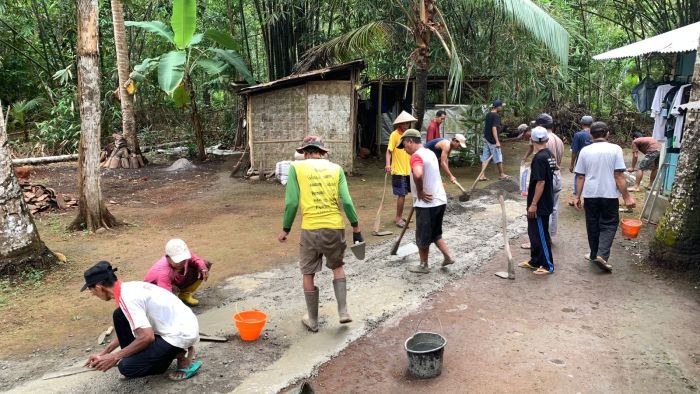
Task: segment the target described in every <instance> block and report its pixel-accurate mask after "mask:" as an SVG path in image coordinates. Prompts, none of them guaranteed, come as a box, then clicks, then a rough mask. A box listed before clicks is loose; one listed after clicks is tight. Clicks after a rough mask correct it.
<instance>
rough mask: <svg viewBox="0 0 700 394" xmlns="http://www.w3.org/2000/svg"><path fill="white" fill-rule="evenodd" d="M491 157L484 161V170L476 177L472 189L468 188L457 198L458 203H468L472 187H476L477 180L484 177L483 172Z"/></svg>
mask: <svg viewBox="0 0 700 394" xmlns="http://www.w3.org/2000/svg"><path fill="white" fill-rule="evenodd" d="M492 157H493V155H491V156H489V158H488V159H486V165H484V168H483V169H482V170H481V172H480V173H479V176H477V177H476V179H475V180H474V183H472V187H470V188H469V191H468V192H466V193H464V194H462V195H461V196H460V197H459V201H469V199H470V198H471V197H472V191H474V187H476V184H477V183H478V182H479V179H480V178H481V177H482V176H483V175H484V171H486V167H487V166H488V165H489V161H491V158H492ZM462 190H464V189H462Z"/></svg>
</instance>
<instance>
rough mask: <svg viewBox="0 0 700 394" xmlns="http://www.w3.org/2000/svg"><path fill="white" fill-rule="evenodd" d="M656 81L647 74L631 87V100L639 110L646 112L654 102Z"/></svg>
mask: <svg viewBox="0 0 700 394" xmlns="http://www.w3.org/2000/svg"><path fill="white" fill-rule="evenodd" d="M656 86H657V83H656V81H654V80H653V79H651V77H649V76H648V75H647V76H646V77H644V79H642V80H641V81H640V82H639V83H638V84H636V85H635V86H634V87H633V88H632V101H634V104H635V105H636V106H637V110H638V111H639V112H647V111H649V110H650V109H651V104H652V103H653V102H654V95H655V93H656Z"/></svg>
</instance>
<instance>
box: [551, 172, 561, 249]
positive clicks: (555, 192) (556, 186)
mask: <svg viewBox="0 0 700 394" xmlns="http://www.w3.org/2000/svg"><path fill="white" fill-rule="evenodd" d="M560 194H561V174H559V173H555V174H554V175H553V176H552V201H553V202H554V205H553V206H552V214H551V215H549V235H551V236H555V235H557V228H558V227H559V226H558V224H559V195H560Z"/></svg>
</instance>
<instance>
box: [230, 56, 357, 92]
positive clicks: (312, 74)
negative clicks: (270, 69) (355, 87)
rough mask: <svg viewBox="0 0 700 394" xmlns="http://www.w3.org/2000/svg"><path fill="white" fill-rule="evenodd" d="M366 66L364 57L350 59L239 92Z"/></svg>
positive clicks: (273, 86)
mask: <svg viewBox="0 0 700 394" xmlns="http://www.w3.org/2000/svg"><path fill="white" fill-rule="evenodd" d="M364 67H365V62H364V60H362V59H358V60H353V61H350V62H347V63H343V64H339V65H337V66H331V67H326V68H322V69H319V70H313V71H308V72H305V73H301V74H292V75H289V76H286V77H284V78H281V79H277V80H274V81H270V82H266V83H261V84H258V85H253V86H249V87H247V88H243V89H241V90H240V92H239V94H249V93H254V92H259V91H262V90H268V89H273V88H277V87H281V86H288V85H290V84H294V83H296V82H303V81H305V80H310V79H320V78H323V76H324V75H325V74H328V73H332V72H336V71H343V70H350V69H352V68H359V69H362V68H364Z"/></svg>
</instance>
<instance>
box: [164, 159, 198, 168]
mask: <svg viewBox="0 0 700 394" xmlns="http://www.w3.org/2000/svg"><path fill="white" fill-rule="evenodd" d="M195 168H197V167H196V166H195V165H194V164H192V162H191V161H189V160H187V159H185V158H182V159H177V160H175V162H174V163H173V164H171V165H170V167H168V168H166V169H165V170H164V171H187V170H193V169H195Z"/></svg>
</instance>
